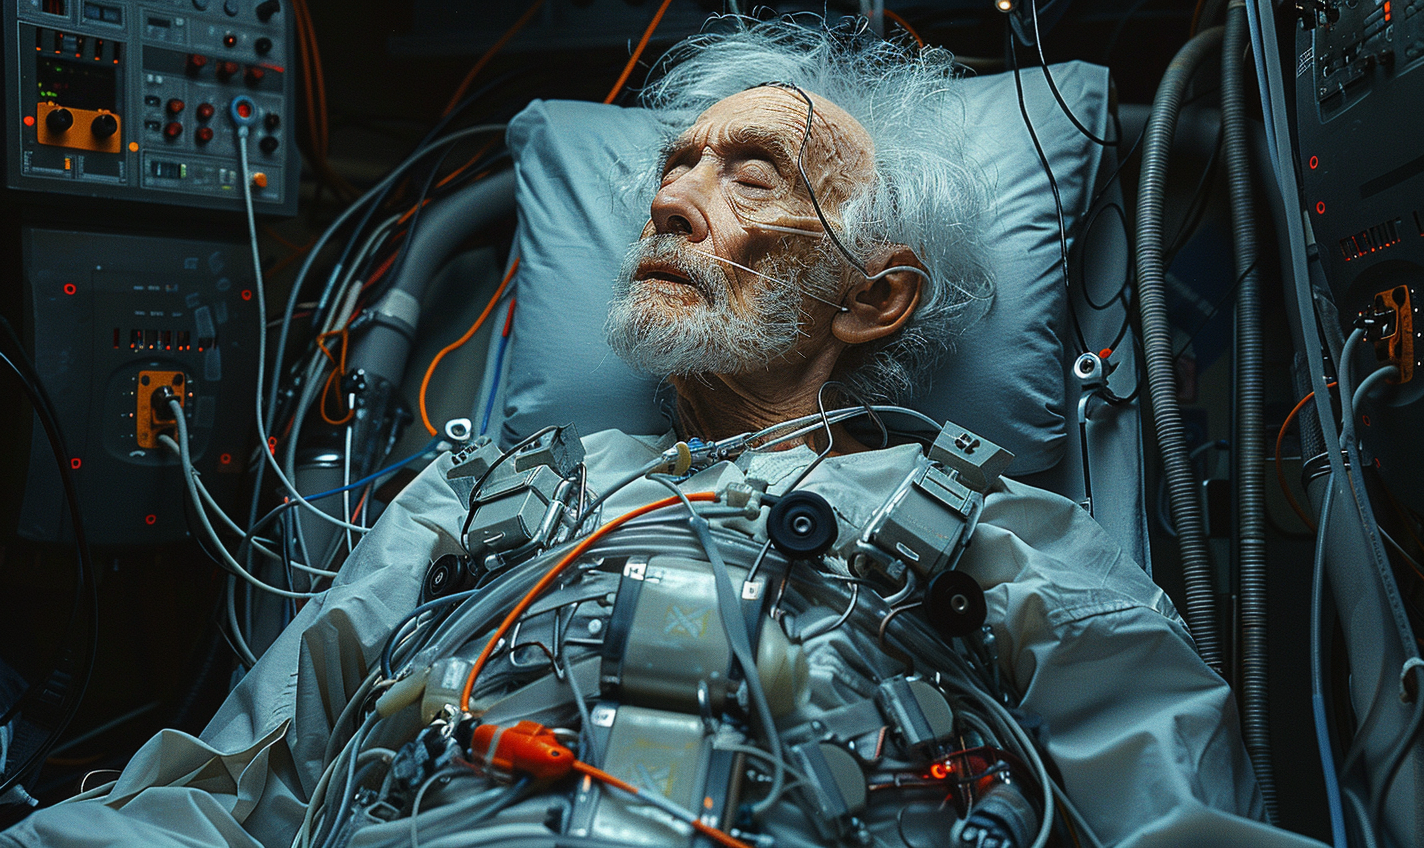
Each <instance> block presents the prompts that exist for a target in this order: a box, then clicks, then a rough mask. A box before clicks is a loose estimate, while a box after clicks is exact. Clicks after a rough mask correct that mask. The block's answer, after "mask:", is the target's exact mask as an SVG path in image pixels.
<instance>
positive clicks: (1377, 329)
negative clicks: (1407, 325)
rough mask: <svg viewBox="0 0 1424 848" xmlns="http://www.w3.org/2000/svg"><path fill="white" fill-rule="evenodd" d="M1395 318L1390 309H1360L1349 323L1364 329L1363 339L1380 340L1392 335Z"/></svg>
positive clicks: (1369, 340)
mask: <svg viewBox="0 0 1424 848" xmlns="http://www.w3.org/2000/svg"><path fill="white" fill-rule="evenodd" d="M1397 318H1398V316H1397V315H1396V314H1395V312H1394V310H1392V309H1362V310H1360V311H1359V312H1358V313H1356V315H1355V320H1354V321H1352V322H1350V323H1351V325H1352V326H1354V328H1355V329H1357V330H1364V331H1365V341H1367V342H1380V341H1384V340H1385V339H1387V338H1389V337H1390V336H1392V335H1394V331H1395V323H1396V320H1397Z"/></svg>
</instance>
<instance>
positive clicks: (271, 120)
mask: <svg viewBox="0 0 1424 848" xmlns="http://www.w3.org/2000/svg"><path fill="white" fill-rule="evenodd" d="M281 125H282V116H281V115H278V114H277V113H276V112H268V113H267V114H265V115H263V116H262V126H264V127H266V128H267V129H268V130H275V129H277V128H278V127H280V126H281Z"/></svg>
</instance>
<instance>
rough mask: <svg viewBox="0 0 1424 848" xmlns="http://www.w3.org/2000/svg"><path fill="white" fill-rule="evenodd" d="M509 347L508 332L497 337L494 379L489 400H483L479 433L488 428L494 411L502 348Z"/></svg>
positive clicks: (500, 369) (501, 361)
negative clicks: (482, 416)
mask: <svg viewBox="0 0 1424 848" xmlns="http://www.w3.org/2000/svg"><path fill="white" fill-rule="evenodd" d="M507 347H509V334H508V333H505V334H504V335H502V336H500V337H499V349H498V350H496V351H495V354H494V381H493V382H492V384H491V385H490V393H489V400H487V401H485V415H484V418H482V419H480V435H481V436H483V435H484V434H485V431H486V430H488V429H489V420H490V414H491V413H492V412H494V399H495V397H496V396H497V395H498V394H499V375H500V373H501V372H502V370H503V367H504V350H505V348H507Z"/></svg>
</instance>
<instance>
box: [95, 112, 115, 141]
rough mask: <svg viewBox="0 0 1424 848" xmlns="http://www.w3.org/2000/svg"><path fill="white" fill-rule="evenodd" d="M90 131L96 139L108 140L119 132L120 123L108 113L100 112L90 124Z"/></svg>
mask: <svg viewBox="0 0 1424 848" xmlns="http://www.w3.org/2000/svg"><path fill="white" fill-rule="evenodd" d="M89 131H90V132H92V133H94V137H95V138H108V137H109V136H111V135H113V134H114V133H116V132H118V131H119V122H118V120H117V119H115V118H114V116H113V115H110V114H109V113H108V112H100V113H99V114H97V115H95V116H94V120H93V121H90V122H89Z"/></svg>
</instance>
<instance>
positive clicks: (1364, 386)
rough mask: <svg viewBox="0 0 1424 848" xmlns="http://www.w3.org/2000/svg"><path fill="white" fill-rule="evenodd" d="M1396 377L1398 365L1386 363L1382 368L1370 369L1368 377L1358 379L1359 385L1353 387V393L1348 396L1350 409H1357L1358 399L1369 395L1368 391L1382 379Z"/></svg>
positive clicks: (1372, 389) (1358, 405) (1360, 399)
mask: <svg viewBox="0 0 1424 848" xmlns="http://www.w3.org/2000/svg"><path fill="white" fill-rule="evenodd" d="M1397 377H1399V366H1398V365H1386V366H1385V367H1383V368H1377V369H1375V370H1374V371H1371V372H1370V375H1369V376H1368V377H1366V378H1365V379H1363V380H1361V381H1360V387H1359V388H1358V389H1355V393H1354V394H1353V395H1352V396H1351V397H1350V407H1351V409H1352V410H1354V409H1359V408H1360V401H1362V400H1364V399H1365V398H1367V397H1369V394H1370V392H1372V391H1374V388H1375V386H1378V385H1379V384H1380V383H1381V382H1383V381H1384V380H1389V379H1394V378H1397Z"/></svg>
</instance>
